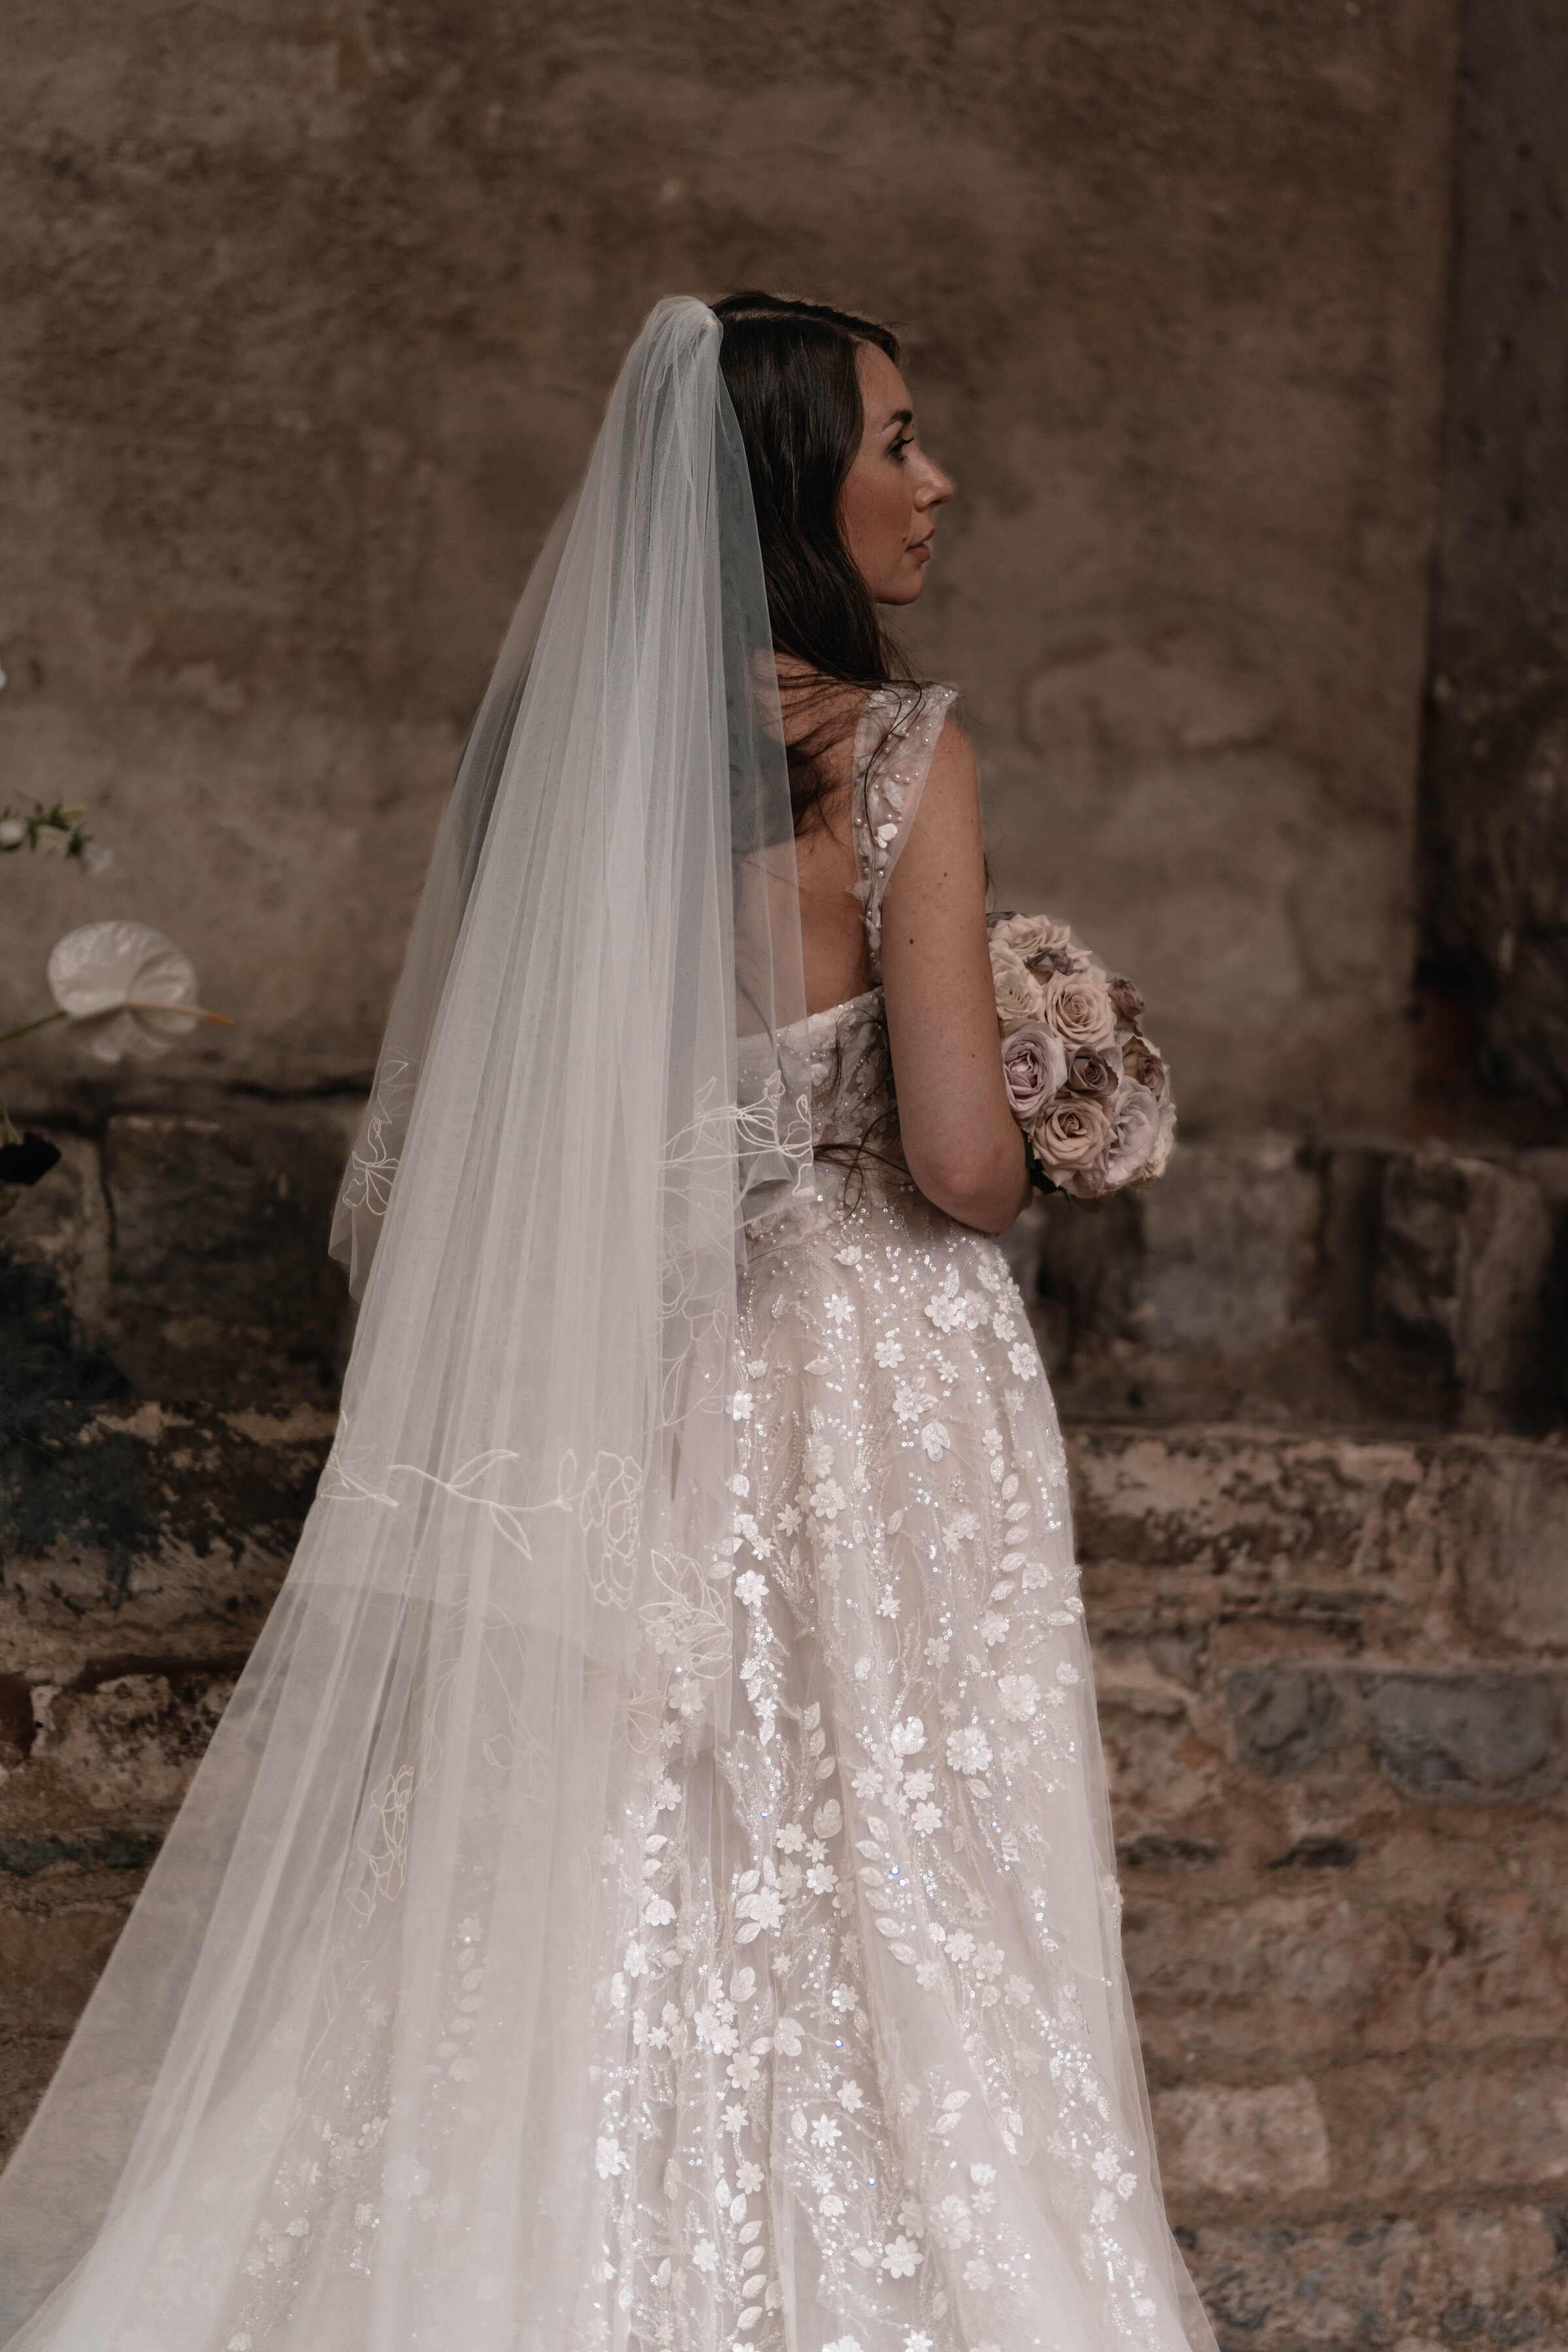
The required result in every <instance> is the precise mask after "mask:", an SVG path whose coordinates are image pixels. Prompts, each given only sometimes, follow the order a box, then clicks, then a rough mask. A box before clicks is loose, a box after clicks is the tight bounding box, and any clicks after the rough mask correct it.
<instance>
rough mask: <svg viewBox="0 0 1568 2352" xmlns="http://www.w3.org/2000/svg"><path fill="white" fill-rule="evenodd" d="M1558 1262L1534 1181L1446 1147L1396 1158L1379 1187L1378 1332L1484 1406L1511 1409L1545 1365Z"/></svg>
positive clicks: (1375, 1304)
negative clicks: (1547, 1301)
mask: <svg viewBox="0 0 1568 2352" xmlns="http://www.w3.org/2000/svg"><path fill="white" fill-rule="evenodd" d="M1551 1255H1552V1220H1551V1217H1550V1215H1549V1213H1548V1211H1547V1206H1546V1203H1545V1202H1544V1200H1543V1199H1542V1193H1541V1192H1540V1189H1539V1188H1538V1186H1536V1185H1535V1184H1533V1183H1531V1181H1529V1179H1528V1178H1527V1177H1524V1176H1521V1175H1519V1174H1516V1173H1515V1172H1514V1171H1512V1170H1511V1169H1509V1168H1506V1167H1503V1166H1501V1165H1500V1164H1499V1163H1497V1162H1495V1161H1492V1160H1473V1159H1463V1158H1457V1157H1456V1156H1455V1155H1454V1154H1453V1153H1451V1152H1450V1151H1448V1150H1447V1148H1446V1147H1445V1146H1443V1145H1441V1144H1427V1145H1423V1146H1422V1147H1421V1148H1420V1149H1418V1150H1415V1151H1412V1152H1409V1153H1396V1154H1394V1155H1392V1156H1391V1157H1390V1159H1389V1161H1388V1164H1387V1167H1386V1169H1385V1171H1384V1181H1383V1201H1382V1224H1381V1235H1380V1246H1379V1261H1378V1269H1377V1278H1376V1285H1375V1290H1374V1297H1373V1324H1374V1328H1375V1331H1376V1333H1377V1335H1378V1337H1380V1338H1381V1339H1385V1340H1389V1341H1392V1342H1394V1343H1395V1344H1396V1345H1398V1346H1401V1347H1404V1348H1407V1349H1418V1350H1420V1351H1421V1352H1422V1354H1423V1355H1424V1357H1425V1358H1426V1360H1427V1361H1428V1362H1429V1363H1430V1364H1431V1366H1432V1367H1433V1369H1434V1370H1435V1372H1436V1375H1437V1376H1438V1378H1439V1379H1441V1380H1443V1381H1447V1383H1448V1384H1449V1385H1450V1386H1451V1387H1452V1388H1454V1389H1456V1390H1458V1391H1460V1392H1461V1393H1462V1394H1463V1395H1465V1396H1467V1397H1469V1398H1473V1399H1474V1400H1476V1401H1477V1403H1478V1405H1479V1406H1480V1407H1482V1408H1483V1409H1485V1408H1490V1409H1491V1410H1492V1411H1493V1412H1505V1411H1506V1410H1507V1409H1508V1408H1510V1406H1513V1405H1517V1404H1520V1403H1521V1402H1523V1401H1524V1399H1525V1396H1526V1392H1527V1391H1528V1390H1529V1387H1530V1385H1531V1381H1532V1379H1534V1378H1535V1377H1536V1376H1537V1374H1538V1372H1539V1370H1540V1363H1541V1350H1542V1301H1543V1297H1544V1291H1545V1286H1546V1282H1547V1277H1548V1274H1549V1269H1550V1263H1551Z"/></svg>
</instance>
